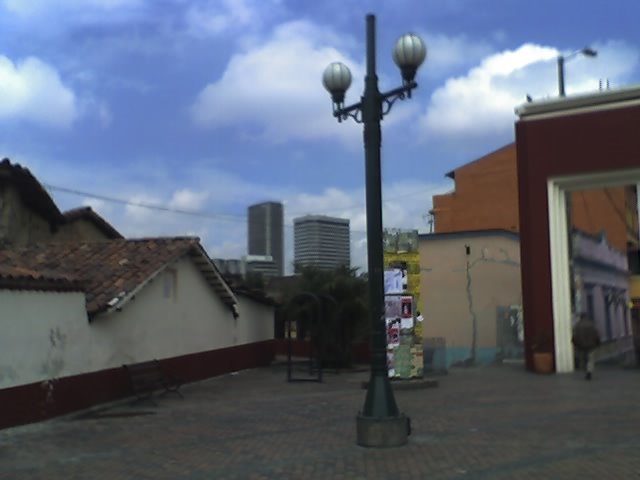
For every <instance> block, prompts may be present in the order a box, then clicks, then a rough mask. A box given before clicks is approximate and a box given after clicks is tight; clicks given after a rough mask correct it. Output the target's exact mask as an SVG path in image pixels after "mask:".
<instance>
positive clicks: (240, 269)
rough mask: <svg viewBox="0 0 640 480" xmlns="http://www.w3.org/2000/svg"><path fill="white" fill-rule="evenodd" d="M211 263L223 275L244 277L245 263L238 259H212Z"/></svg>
mask: <svg viewBox="0 0 640 480" xmlns="http://www.w3.org/2000/svg"><path fill="white" fill-rule="evenodd" d="M213 263H214V264H215V266H216V267H218V270H220V273H222V274H223V275H233V276H239V277H244V275H245V273H246V271H245V263H244V261H243V260H241V259H239V258H214V259H213Z"/></svg>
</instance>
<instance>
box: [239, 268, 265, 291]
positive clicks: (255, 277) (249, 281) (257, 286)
mask: <svg viewBox="0 0 640 480" xmlns="http://www.w3.org/2000/svg"><path fill="white" fill-rule="evenodd" d="M244 283H245V285H246V286H247V287H248V288H250V289H254V290H264V287H265V284H264V276H263V275H262V273H260V272H247V275H246V278H245V281H244Z"/></svg>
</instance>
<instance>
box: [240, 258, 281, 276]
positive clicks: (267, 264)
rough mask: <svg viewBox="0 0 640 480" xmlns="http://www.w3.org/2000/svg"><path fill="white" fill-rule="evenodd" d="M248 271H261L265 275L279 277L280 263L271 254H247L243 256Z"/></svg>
mask: <svg viewBox="0 0 640 480" xmlns="http://www.w3.org/2000/svg"><path fill="white" fill-rule="evenodd" d="M242 261H243V263H244V268H245V274H246V273H260V274H261V275H262V276H263V277H278V276H279V275H278V265H277V264H276V262H275V260H274V259H273V257H272V256H271V255H247V256H245V257H243V258H242Z"/></svg>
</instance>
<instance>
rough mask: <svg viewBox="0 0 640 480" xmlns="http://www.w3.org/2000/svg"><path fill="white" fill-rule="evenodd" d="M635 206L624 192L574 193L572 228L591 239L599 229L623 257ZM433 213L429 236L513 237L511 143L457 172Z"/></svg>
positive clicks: (514, 196) (516, 220) (513, 163)
mask: <svg viewBox="0 0 640 480" xmlns="http://www.w3.org/2000/svg"><path fill="white" fill-rule="evenodd" d="M632 197H633V198H632ZM635 202H636V200H635V196H634V195H633V194H632V193H631V189H627V188H624V187H618V188H608V189H599V190H585V191H583V192H574V193H573V194H572V214H573V220H574V221H573V224H574V226H576V227H577V228H578V229H580V230H583V231H586V232H589V233H593V234H598V233H600V232H601V231H602V230H605V231H606V232H607V239H608V241H609V243H610V244H611V245H612V246H613V247H615V248H617V249H618V250H621V251H623V252H625V251H626V250H627V239H628V237H629V236H630V235H629V233H628V231H627V230H628V229H627V226H626V223H627V220H626V219H625V217H627V216H628V217H630V220H631V221H632V222H633V224H634V225H635V231H636V232H637V220H635V221H633V217H634V216H635V218H637V209H636V203H635ZM627 205H628V207H629V208H627ZM433 212H434V218H435V227H434V231H435V233H447V232H462V231H469V230H487V229H494V228H499V229H504V230H511V231H514V232H518V231H519V225H520V223H519V222H520V220H519V212H518V180H517V164H516V148H515V144H510V145H507V146H505V147H502V148H501V149H499V150H496V151H495V152H492V153H490V154H488V155H486V156H484V157H482V158H480V159H478V160H476V161H474V162H471V163H468V164H467V165H464V166H462V167H460V168H459V169H457V170H456V171H455V190H454V191H453V192H450V193H447V194H444V195H435V196H434V197H433ZM631 230H633V227H632V228H631ZM631 236H633V235H631ZM636 237H637V233H636Z"/></svg>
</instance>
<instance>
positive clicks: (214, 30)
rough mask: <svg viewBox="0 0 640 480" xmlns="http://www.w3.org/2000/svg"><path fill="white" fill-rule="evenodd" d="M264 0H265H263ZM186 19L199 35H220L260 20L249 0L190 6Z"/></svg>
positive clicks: (190, 27)
mask: <svg viewBox="0 0 640 480" xmlns="http://www.w3.org/2000/svg"><path fill="white" fill-rule="evenodd" d="M263 1H264V0H263ZM185 19H186V22H187V26H188V29H189V31H190V32H191V33H193V34H195V35H199V36H204V35H218V34H220V33H223V32H225V31H227V30H229V29H239V28H243V27H246V26H248V25H251V24H256V23H258V22H260V17H259V15H258V14H257V11H256V9H255V8H254V5H252V4H250V2H248V1H247V0H221V1H220V0H217V1H214V2H211V1H209V2H206V3H198V4H194V5H192V6H190V7H189V9H188V10H187V12H186V15H185Z"/></svg>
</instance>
